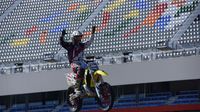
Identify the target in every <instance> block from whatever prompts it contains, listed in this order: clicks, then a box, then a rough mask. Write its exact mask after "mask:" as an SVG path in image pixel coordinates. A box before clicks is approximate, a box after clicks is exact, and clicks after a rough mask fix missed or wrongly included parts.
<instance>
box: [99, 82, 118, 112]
mask: <svg viewBox="0 0 200 112" xmlns="http://www.w3.org/2000/svg"><path fill="white" fill-rule="evenodd" d="M99 91H100V92H99V93H100V97H96V100H97V103H98V105H99V107H100V109H101V110H103V111H106V112H107V111H109V110H110V109H112V107H113V103H114V92H113V90H112V87H111V86H110V84H108V83H106V82H104V83H102V84H100V85H99Z"/></svg>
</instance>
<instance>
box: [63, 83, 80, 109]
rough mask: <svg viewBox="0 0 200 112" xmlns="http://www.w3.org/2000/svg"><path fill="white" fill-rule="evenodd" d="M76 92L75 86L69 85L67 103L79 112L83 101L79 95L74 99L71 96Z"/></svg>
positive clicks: (70, 107)
mask: <svg viewBox="0 0 200 112" xmlns="http://www.w3.org/2000/svg"><path fill="white" fill-rule="evenodd" d="M74 94H75V91H74V87H73V86H71V87H69V88H68V90H67V93H66V101H67V105H68V107H69V110H70V111H71V112H79V111H80V110H81V108H82V102H83V101H82V99H81V98H80V97H77V98H75V99H73V100H72V99H71V97H70V96H72V95H74Z"/></svg>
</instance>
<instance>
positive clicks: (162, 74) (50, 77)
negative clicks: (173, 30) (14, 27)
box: [0, 56, 200, 96]
mask: <svg viewBox="0 0 200 112" xmlns="http://www.w3.org/2000/svg"><path fill="white" fill-rule="evenodd" d="M100 68H101V69H103V70H105V71H107V72H108V73H109V74H110V76H109V77H107V78H106V79H105V80H106V81H108V82H109V83H110V84H111V85H124V84H139V83H150V82H163V81H176V80H189V79H200V57H199V56H196V57H195V56H192V57H181V58H173V59H163V60H156V61H146V62H135V63H128V64H115V65H106V66H101V67H100ZM67 72H70V70H69V69H60V70H50V71H43V72H33V73H23V74H12V75H2V76H0V96H3V95H13V94H24V93H37V92H47V91H57V90H66V89H67V87H68V86H67V85H66V80H65V75H64V74H66V73H67Z"/></svg>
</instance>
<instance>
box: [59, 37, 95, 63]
mask: <svg viewBox="0 0 200 112" xmlns="http://www.w3.org/2000/svg"><path fill="white" fill-rule="evenodd" d="M93 41H94V34H92V36H91V38H90V40H89V41H87V42H85V43H82V42H81V43H79V44H73V43H72V42H64V36H61V37H60V44H61V46H62V47H64V48H65V49H66V50H67V51H68V60H69V63H70V64H71V63H73V62H74V61H81V60H83V58H84V50H85V49H86V48H88V47H89V46H90V45H91V44H92V42H93Z"/></svg>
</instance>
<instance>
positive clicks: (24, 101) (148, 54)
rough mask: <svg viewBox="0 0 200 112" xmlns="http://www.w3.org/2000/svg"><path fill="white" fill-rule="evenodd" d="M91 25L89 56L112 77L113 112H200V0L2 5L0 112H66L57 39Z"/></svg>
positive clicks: (65, 65)
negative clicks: (115, 95) (92, 30)
mask: <svg viewBox="0 0 200 112" xmlns="http://www.w3.org/2000/svg"><path fill="white" fill-rule="evenodd" d="M92 26H97V30H96V33H95V41H94V43H93V44H92V45H91V47H89V48H88V49H87V50H86V56H95V57H96V61H97V62H98V64H99V66H101V68H103V69H105V70H106V71H108V72H109V73H110V74H111V76H110V77H109V78H108V79H106V80H107V81H109V82H110V83H111V84H112V85H113V86H114V87H113V88H114V90H115V93H116V94H117V97H116V100H115V103H114V107H113V108H114V110H113V111H115V112H116V111H127V112H128V111H131V112H132V111H136V112H137V111H138V109H139V110H141V109H143V111H146V110H149V109H150V110H152V111H159V110H160V111H161V112H164V111H170V112H172V111H195V110H197V111H200V108H199V107H200V105H199V104H200V86H199V85H200V82H199V79H200V74H199V73H200V71H199V65H200V63H199V60H200V59H199V55H200V0H52V1H48V0H1V1H0V112H5V111H8V112H25V111H26V112H27V111H30V112H32V111H33V112H51V111H52V112H67V111H69V109H68V107H67V105H66V104H65V95H64V94H65V92H66V89H67V85H66V84H65V83H66V82H65V79H64V77H65V76H64V75H63V74H65V73H66V72H70V70H69V69H70V67H69V62H68V60H67V57H66V51H65V50H63V49H62V48H61V46H60V45H59V36H60V35H61V32H62V30H63V29H66V31H67V34H66V36H65V41H69V40H70V33H71V32H72V31H74V30H77V29H78V30H80V31H82V32H83V34H84V39H83V41H86V40H88V39H89V38H90V35H91V33H90V32H91V27H92ZM140 69H143V71H142V70H140ZM120 70H121V71H120ZM122 71H123V72H124V73H123V72H122ZM132 71H134V72H132ZM167 72H168V73H167ZM122 73H123V76H124V78H123V79H121V77H122ZM126 73H127V74H126ZM55 74H56V75H57V76H55ZM161 74H162V76H161ZM147 76H149V77H147ZM176 81H177V82H176ZM192 82H193V83H194V84H192ZM162 83H166V84H162ZM176 84H178V85H176ZM187 84H188V85H192V86H188V85H187ZM151 85H155V87H154V86H151ZM170 85H171V86H170ZM172 85H173V86H172ZM129 86H130V87H129ZM20 87H21V88H20ZM122 87H124V88H127V89H121V88H122ZM148 87H149V88H148ZM156 87H159V89H155V88H156ZM165 87H166V88H165ZM131 88H134V89H131ZM153 88H154V89H155V91H153ZM162 88H165V89H162ZM137 89H138V90H137ZM148 90H149V91H148ZM94 102H95V101H94V99H90V98H89V99H85V101H84V106H83V111H91V112H92V111H95V112H96V111H97V108H98V106H97V104H96V103H94ZM182 106H183V107H184V108H183V107H182ZM120 109H121V110H120ZM123 109H125V110H123ZM128 109H130V110H128ZM141 111H142V110H141ZM138 112H139V111H138Z"/></svg>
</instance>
